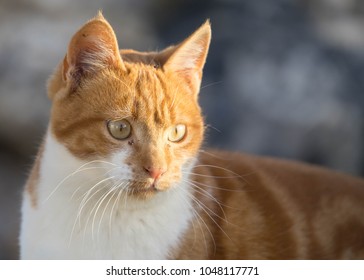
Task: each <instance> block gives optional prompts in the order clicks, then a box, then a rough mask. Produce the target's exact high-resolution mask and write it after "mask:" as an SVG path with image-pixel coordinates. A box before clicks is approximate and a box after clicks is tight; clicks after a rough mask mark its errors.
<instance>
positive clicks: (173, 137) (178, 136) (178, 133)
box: [168, 124, 186, 142]
mask: <svg viewBox="0 0 364 280" xmlns="http://www.w3.org/2000/svg"><path fill="white" fill-rule="evenodd" d="M185 135H186V126H185V125H184V124H177V125H175V126H173V127H171V128H170V130H169V134H168V140H169V141H171V142H180V141H181V140H182V139H183V138H184V137H185Z"/></svg>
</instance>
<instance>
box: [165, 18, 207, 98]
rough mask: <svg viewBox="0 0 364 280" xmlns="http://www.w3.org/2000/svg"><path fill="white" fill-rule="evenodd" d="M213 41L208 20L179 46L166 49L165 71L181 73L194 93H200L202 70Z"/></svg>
mask: <svg viewBox="0 0 364 280" xmlns="http://www.w3.org/2000/svg"><path fill="white" fill-rule="evenodd" d="M210 41H211V25H210V21H209V20H207V21H206V22H205V23H204V24H203V25H202V26H201V27H200V28H199V29H197V30H196V31H195V32H194V33H193V34H192V35H191V36H189V37H188V38H187V39H185V40H184V41H183V42H182V43H180V44H179V45H177V46H174V47H170V48H168V49H166V50H165V51H164V52H162V54H164V56H166V57H167V58H166V59H165V62H164V64H163V69H164V70H165V71H173V72H177V73H178V74H180V75H181V76H182V77H183V78H184V79H185V80H186V82H187V83H188V85H189V86H190V88H191V90H192V91H193V93H194V94H198V92H199V90H200V85H201V80H202V70H203V67H204V65H205V62H206V57H207V53H208V50H209V46H210Z"/></svg>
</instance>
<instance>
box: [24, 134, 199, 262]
mask: <svg viewBox="0 0 364 280" xmlns="http://www.w3.org/2000/svg"><path fill="white" fill-rule="evenodd" d="M125 156H126V154H125V153H122V152H120V153H118V154H115V155H114V156H113V157H112V158H111V159H110V161H111V160H114V161H116V160H117V161H118V163H116V162H111V163H104V162H101V161H100V162H99V161H97V162H96V161H95V162H92V163H87V162H85V161H82V160H80V159H78V158H76V157H74V156H73V155H72V154H71V153H70V152H69V151H68V150H67V149H66V148H65V147H64V146H63V145H61V144H60V143H58V142H57V141H56V140H55V139H54V137H53V136H52V135H51V133H48V134H47V139H46V144H45V150H44V154H43V157H42V161H41V167H40V178H39V182H38V185H37V200H38V203H37V206H36V207H33V206H32V205H31V202H30V197H29V194H28V193H25V194H24V201H23V207H22V225H21V235H20V245H21V258H23V259H165V258H168V256H169V254H170V252H171V250H172V249H173V247H174V246H176V245H177V244H178V240H179V238H180V237H181V235H182V234H183V232H184V231H185V230H186V229H187V227H188V223H189V220H190V219H191V217H192V211H191V208H190V204H191V203H190V198H189V194H188V186H187V185H184V184H182V183H181V184H180V185H178V186H175V187H174V188H172V189H171V190H169V191H167V192H163V193H160V194H158V195H157V196H155V197H154V198H152V199H150V200H146V201H144V202H142V201H136V200H131V198H130V197H127V196H125V195H124V194H121V193H120V195H119V192H115V193H114V192H109V191H110V190H111V188H112V187H113V186H115V185H116V184H117V183H118V180H115V178H114V177H113V176H116V175H115V174H121V175H120V176H124V177H125V178H128V177H129V176H130V174H131V171H130V170H129V169H128V167H127V166H126V165H122V164H121V165H119V164H120V163H121V162H122V160H123V158H125ZM117 164H118V165H119V166H118V167H117V168H116V165H117ZM116 171H118V172H117V173H116ZM109 177H110V178H111V177H113V179H109V180H108V179H107V178H109ZM121 187H123V185H122V184H121V186H119V188H121ZM91 188H93V192H89V193H87V191H89V190H90V189H91ZM97 190H99V191H98V192H97ZM108 192H109V195H108V196H107V197H103V195H104V194H106V193H108ZM85 194H86V196H85ZM87 194H88V195H87ZM80 205H85V206H84V207H81V206H80ZM100 205H101V206H100Z"/></svg>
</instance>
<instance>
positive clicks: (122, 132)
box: [107, 119, 131, 140]
mask: <svg viewBox="0 0 364 280" xmlns="http://www.w3.org/2000/svg"><path fill="white" fill-rule="evenodd" d="M107 128H108V130H109V133H110V134H111V136H112V137H114V138H115V139H118V140H124V139H126V138H128V137H129V136H130V134H131V125H130V123H129V122H128V121H127V120H125V119H123V120H113V121H108V122H107Z"/></svg>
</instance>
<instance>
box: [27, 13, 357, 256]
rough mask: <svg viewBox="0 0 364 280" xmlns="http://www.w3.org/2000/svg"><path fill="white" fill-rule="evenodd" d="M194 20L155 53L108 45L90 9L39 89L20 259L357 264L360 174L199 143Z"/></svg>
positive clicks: (199, 43) (110, 37)
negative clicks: (43, 121)
mask: <svg viewBox="0 0 364 280" xmlns="http://www.w3.org/2000/svg"><path fill="white" fill-rule="evenodd" d="M209 42H210V26H209V24H208V23H206V24H204V25H203V26H202V27H201V28H200V29H198V30H197V31H196V32H195V33H194V34H192V35H191V36H190V37H189V38H187V39H186V40H185V41H183V42H182V43H181V44H179V45H177V46H175V47H170V48H167V49H166V50H164V51H162V52H160V53H139V52H135V51H131V50H125V51H121V52H120V53H121V55H120V53H119V50H118V45H117V41H116V38H115V35H114V33H113V31H112V28H111V27H110V25H109V24H108V23H107V22H106V21H105V19H104V18H103V17H102V16H101V15H99V16H98V17H96V18H95V19H93V20H91V21H90V22H89V23H87V24H86V25H85V26H84V27H83V28H81V30H80V31H79V32H77V33H76V34H75V36H74V37H73V38H72V40H71V43H70V45H69V48H68V52H67V55H66V57H65V59H64V61H63V63H61V64H60V66H59V67H58V69H57V70H56V72H55V74H54V76H53V77H52V79H51V80H50V83H49V88H48V90H49V96H50V97H51V99H52V101H53V107H52V115H51V120H50V124H49V128H48V131H47V134H46V137H45V140H44V143H43V145H42V147H41V149H40V151H39V154H38V158H37V160H36V162H35V165H34V167H33V170H32V173H31V174H30V177H29V180H28V182H27V185H26V188H25V192H24V202H23V208H22V218H23V219H22V226H21V235H20V243H21V244H20V245H21V257H22V258H25V259H31V258H36V259H48V258H52V259H166V258H169V259H171V258H178V259H214V258H216V259H240V258H246V259H297V258H298V259H307V258H314V259H318V258H324V259H341V258H359V259H364V206H363V203H362V202H363V201H364V180H362V179H357V178H353V177H350V176H347V175H342V174H337V173H335V172H332V171H328V170H325V169H321V168H318V167H312V166H308V165H304V164H300V163H295V162H289V161H279V160H272V159H268V158H260V157H253V156H248V155H238V154H229V153H224V152H217V151H207V152H205V151H201V150H200V147H201V143H202V141H203V133H204V124H203V119H202V116H201V111H200V107H199V105H198V103H197V99H198V98H197V94H198V91H199V87H200V82H201V77H202V68H203V65H204V62H205V59H206V55H207V50H208V46H209Z"/></svg>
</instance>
